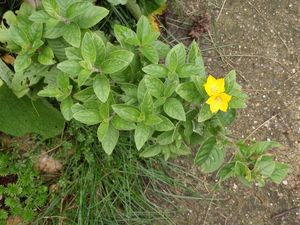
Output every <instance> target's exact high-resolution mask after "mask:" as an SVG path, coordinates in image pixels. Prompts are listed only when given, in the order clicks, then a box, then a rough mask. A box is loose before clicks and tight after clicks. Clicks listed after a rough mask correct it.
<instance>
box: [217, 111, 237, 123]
mask: <svg viewBox="0 0 300 225" xmlns="http://www.w3.org/2000/svg"><path fill="white" fill-rule="evenodd" d="M235 115H236V112H235V109H229V110H227V112H222V111H219V112H218V113H217V117H218V119H219V121H220V122H221V124H222V126H228V125H230V124H231V123H232V122H233V121H234V119H235Z"/></svg>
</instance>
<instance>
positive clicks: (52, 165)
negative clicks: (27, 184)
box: [36, 152, 63, 174]
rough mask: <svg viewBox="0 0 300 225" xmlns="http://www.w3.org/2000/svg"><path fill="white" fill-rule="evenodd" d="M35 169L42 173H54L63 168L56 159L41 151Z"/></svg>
mask: <svg viewBox="0 0 300 225" xmlns="http://www.w3.org/2000/svg"><path fill="white" fill-rule="evenodd" d="M36 166H37V169H38V170H39V171H41V172H43V173H49V174H56V173H58V172H60V171H61V170H62V168H63V164H62V163H61V162H59V161H58V160H56V159H54V158H53V157H52V156H49V155H48V154H47V153H45V152H42V154H41V155H40V157H39V159H38V161H37V165H36Z"/></svg>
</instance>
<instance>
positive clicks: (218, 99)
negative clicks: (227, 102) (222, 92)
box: [216, 96, 222, 104]
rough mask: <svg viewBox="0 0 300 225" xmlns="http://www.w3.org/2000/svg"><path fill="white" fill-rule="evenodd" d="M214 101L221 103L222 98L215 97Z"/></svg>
mask: <svg viewBox="0 0 300 225" xmlns="http://www.w3.org/2000/svg"><path fill="white" fill-rule="evenodd" d="M216 102H217V103H219V104H221V103H222V98H221V97H220V96H218V97H216Z"/></svg>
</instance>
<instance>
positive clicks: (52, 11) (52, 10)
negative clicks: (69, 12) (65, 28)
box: [42, 0, 60, 18]
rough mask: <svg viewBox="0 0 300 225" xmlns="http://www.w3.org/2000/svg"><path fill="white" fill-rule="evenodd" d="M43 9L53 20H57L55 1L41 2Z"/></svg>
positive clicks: (45, 0)
mask: <svg viewBox="0 0 300 225" xmlns="http://www.w3.org/2000/svg"><path fill="white" fill-rule="evenodd" d="M42 4H43V7H44V9H45V11H46V12H47V13H48V14H49V15H50V16H52V17H54V18H59V14H60V12H59V7H58V4H57V3H56V0H43V1H42Z"/></svg>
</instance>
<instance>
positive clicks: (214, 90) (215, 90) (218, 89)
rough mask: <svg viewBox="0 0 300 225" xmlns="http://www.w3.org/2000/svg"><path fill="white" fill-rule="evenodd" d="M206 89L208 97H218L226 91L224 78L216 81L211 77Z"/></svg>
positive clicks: (205, 86)
mask: <svg viewBox="0 0 300 225" xmlns="http://www.w3.org/2000/svg"><path fill="white" fill-rule="evenodd" d="M204 89H205V91H206V93H207V94H208V96H213V95H218V94H220V93H222V92H224V91H225V81H224V79H223V78H221V79H216V78H214V77H213V76H211V75H209V76H208V78H207V81H206V83H205V84H204Z"/></svg>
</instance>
